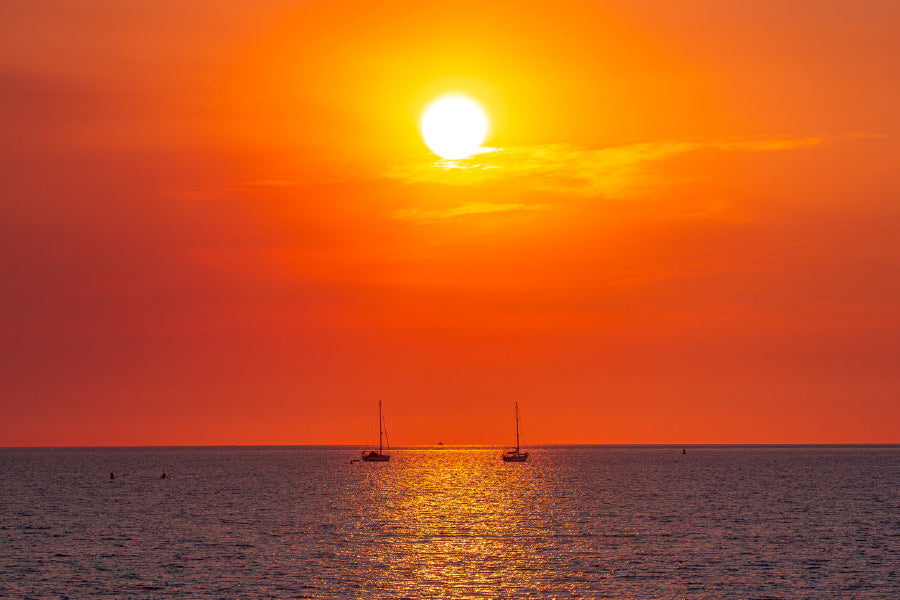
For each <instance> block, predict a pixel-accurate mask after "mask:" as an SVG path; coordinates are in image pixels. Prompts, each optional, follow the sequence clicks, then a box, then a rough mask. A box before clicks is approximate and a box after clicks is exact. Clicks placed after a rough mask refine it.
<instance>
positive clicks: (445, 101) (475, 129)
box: [420, 94, 488, 160]
mask: <svg viewBox="0 0 900 600" xmlns="http://www.w3.org/2000/svg"><path fill="white" fill-rule="evenodd" d="M420 126H421V128H422V137H423V138H424V139H425V144H426V145H427V146H428V147H429V148H431V151H432V152H434V153H435V154H437V155H438V156H440V157H442V158H446V159H448V160H454V159H457V158H465V157H467V156H471V155H472V154H474V153H475V152H476V151H477V150H478V148H480V147H481V144H482V142H484V139H485V138H486V137H487V134H488V117H487V114H486V113H485V112H484V109H482V108H481V106H480V105H479V104H478V103H477V102H475V101H474V100H472V99H471V98H468V97H466V96H463V95H461V94H450V95H447V96H441V97H440V98H438V99H437V100H435V101H434V102H432V103H431V104H429V105H428V108H426V109H425V112H424V113H422V121H421V123H420Z"/></svg>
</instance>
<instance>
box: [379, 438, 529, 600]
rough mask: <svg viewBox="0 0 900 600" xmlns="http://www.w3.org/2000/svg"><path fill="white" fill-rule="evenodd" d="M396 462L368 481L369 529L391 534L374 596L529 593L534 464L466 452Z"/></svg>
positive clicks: (407, 455)
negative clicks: (372, 492) (371, 489)
mask: <svg viewBox="0 0 900 600" xmlns="http://www.w3.org/2000/svg"><path fill="white" fill-rule="evenodd" d="M401 460H403V461H404V462H405V463H407V464H403V465H402V467H401V464H397V465H392V467H394V466H396V467H401V468H391V469H390V470H388V469H384V470H382V471H381V472H373V473H370V474H368V475H369V476H370V477H371V480H372V482H373V483H376V482H377V487H378V489H379V492H380V498H379V499H376V498H374V497H373V498H371V505H370V506H371V508H372V511H373V512H372V514H371V517H372V523H371V525H372V526H373V527H374V528H375V530H376V531H378V530H380V531H381V532H382V533H387V532H389V533H390V535H389V536H386V539H388V540H390V541H389V542H388V543H387V544H386V547H384V548H382V549H381V550H379V551H380V552H383V553H384V556H385V558H386V560H384V561H383V562H381V561H380V562H381V568H379V569H377V570H376V572H375V573H373V574H374V575H375V580H374V581H373V582H372V585H373V588H374V589H378V590H380V591H381V592H383V593H386V595H387V596H395V597H418V596H425V597H457V598H467V597H485V596H492V595H495V594H496V592H497V590H498V589H506V590H509V589H528V588H533V587H534V586H533V585H532V583H531V582H529V578H530V577H531V574H532V573H534V571H535V569H536V566H535V565H534V560H535V558H536V557H537V556H538V555H539V554H540V548H537V547H535V541H536V540H537V539H538V538H539V537H541V536H540V535H539V532H538V531H537V529H538V528H540V526H541V519H540V518H539V514H540V513H539V511H540V507H541V501H540V497H541V492H542V486H541V478H540V477H539V476H538V474H539V473H538V469H536V468H535V467H534V463H531V464H528V463H526V464H504V463H503V462H502V461H500V460H499V454H498V451H497V450H496V449H478V450H473V449H469V448H466V449H453V448H448V449H445V450H442V451H428V450H420V451H408V452H404V453H403V458H402V459H401ZM410 463H414V464H410ZM410 467H414V468H410ZM379 537H380V536H379ZM382 539H385V538H382Z"/></svg>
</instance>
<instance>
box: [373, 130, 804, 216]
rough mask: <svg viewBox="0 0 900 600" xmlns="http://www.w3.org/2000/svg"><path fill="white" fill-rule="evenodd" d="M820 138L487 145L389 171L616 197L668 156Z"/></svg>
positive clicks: (403, 176)
mask: <svg viewBox="0 0 900 600" xmlns="http://www.w3.org/2000/svg"><path fill="white" fill-rule="evenodd" d="M819 143H821V139H820V138H817V137H804V138H787V137H768V138H750V139H735V140H719V141H714V140H707V141H697V140H662V141H656V142H645V143H640V144H628V145H624V146H613V147H609V148H599V149H589V148H580V147H577V146H573V145H570V144H550V145H543V146H522V147H517V148H486V149H484V151H482V152H480V153H478V154H475V155H473V156H471V157H469V158H466V159H461V160H456V161H446V160H442V161H437V162H433V163H427V164H426V163H418V164H408V165H401V166H397V167H394V168H393V169H391V170H389V171H388V172H387V173H385V176H386V177H388V178H390V179H394V180H398V181H402V182H405V183H437V184H445V185H454V186H467V185H477V184H484V183H490V182H498V181H505V180H513V179H515V180H519V181H521V182H522V183H523V184H524V187H528V188H531V189H537V190H547V191H553V192H557V193H563V194H571V195H579V196H596V195H604V196H615V195H618V194H620V193H622V192H623V191H625V190H627V189H628V188H629V187H630V186H632V185H634V184H635V183H638V182H640V181H641V176H642V172H643V171H644V169H645V168H646V167H647V166H648V165H649V164H651V163H654V162H658V161H662V160H665V159H670V158H675V157H678V156H682V155H686V154H689V153H692V152H699V151H703V150H719V151H724V152H773V151H781V150H790V149H795V148H804V147H809V146H815V145H818V144H819ZM458 208H459V209H462V208H463V207H458ZM529 208H531V207H529ZM507 210H509V209H507ZM445 212H446V211H445ZM473 212H491V211H487V210H477V211H473ZM449 216H454V215H449Z"/></svg>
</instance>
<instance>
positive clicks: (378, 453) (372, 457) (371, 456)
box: [362, 400, 391, 462]
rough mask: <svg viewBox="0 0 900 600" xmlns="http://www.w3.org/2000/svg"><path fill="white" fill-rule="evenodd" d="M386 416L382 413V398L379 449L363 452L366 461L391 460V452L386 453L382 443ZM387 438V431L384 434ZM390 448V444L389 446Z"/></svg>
mask: <svg viewBox="0 0 900 600" xmlns="http://www.w3.org/2000/svg"><path fill="white" fill-rule="evenodd" d="M384 429H385V428H384V416H383V415H382V414H381V400H379V401H378V450H366V451H365V452H363V453H362V459H363V460H364V461H365V462H387V461H389V460H391V455H390V454H385V453H384V447H383V446H382V444H381V438H382V433H383V432H384ZM383 437H384V438H385V440H386V439H387V433H384V434H383ZM388 448H390V446H388Z"/></svg>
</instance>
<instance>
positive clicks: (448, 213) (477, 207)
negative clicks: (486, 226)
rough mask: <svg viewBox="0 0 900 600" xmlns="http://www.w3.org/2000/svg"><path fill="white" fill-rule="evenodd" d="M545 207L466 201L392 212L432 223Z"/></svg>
mask: <svg viewBox="0 0 900 600" xmlns="http://www.w3.org/2000/svg"><path fill="white" fill-rule="evenodd" d="M546 207H547V205H544V204H513V203H502V204H492V203H490V202H467V203H465V204H461V205H460V206H455V207H452V208H447V209H443V210H433V209H424V208H402V209H400V210H398V211H397V212H396V213H394V217H395V218H397V219H405V220H410V221H418V222H420V223H433V222H436V221H442V220H444V219H452V218H456V217H464V216H468V215H477V214H484V213H498V212H512V211H520V210H541V209H544V208H546Z"/></svg>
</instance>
